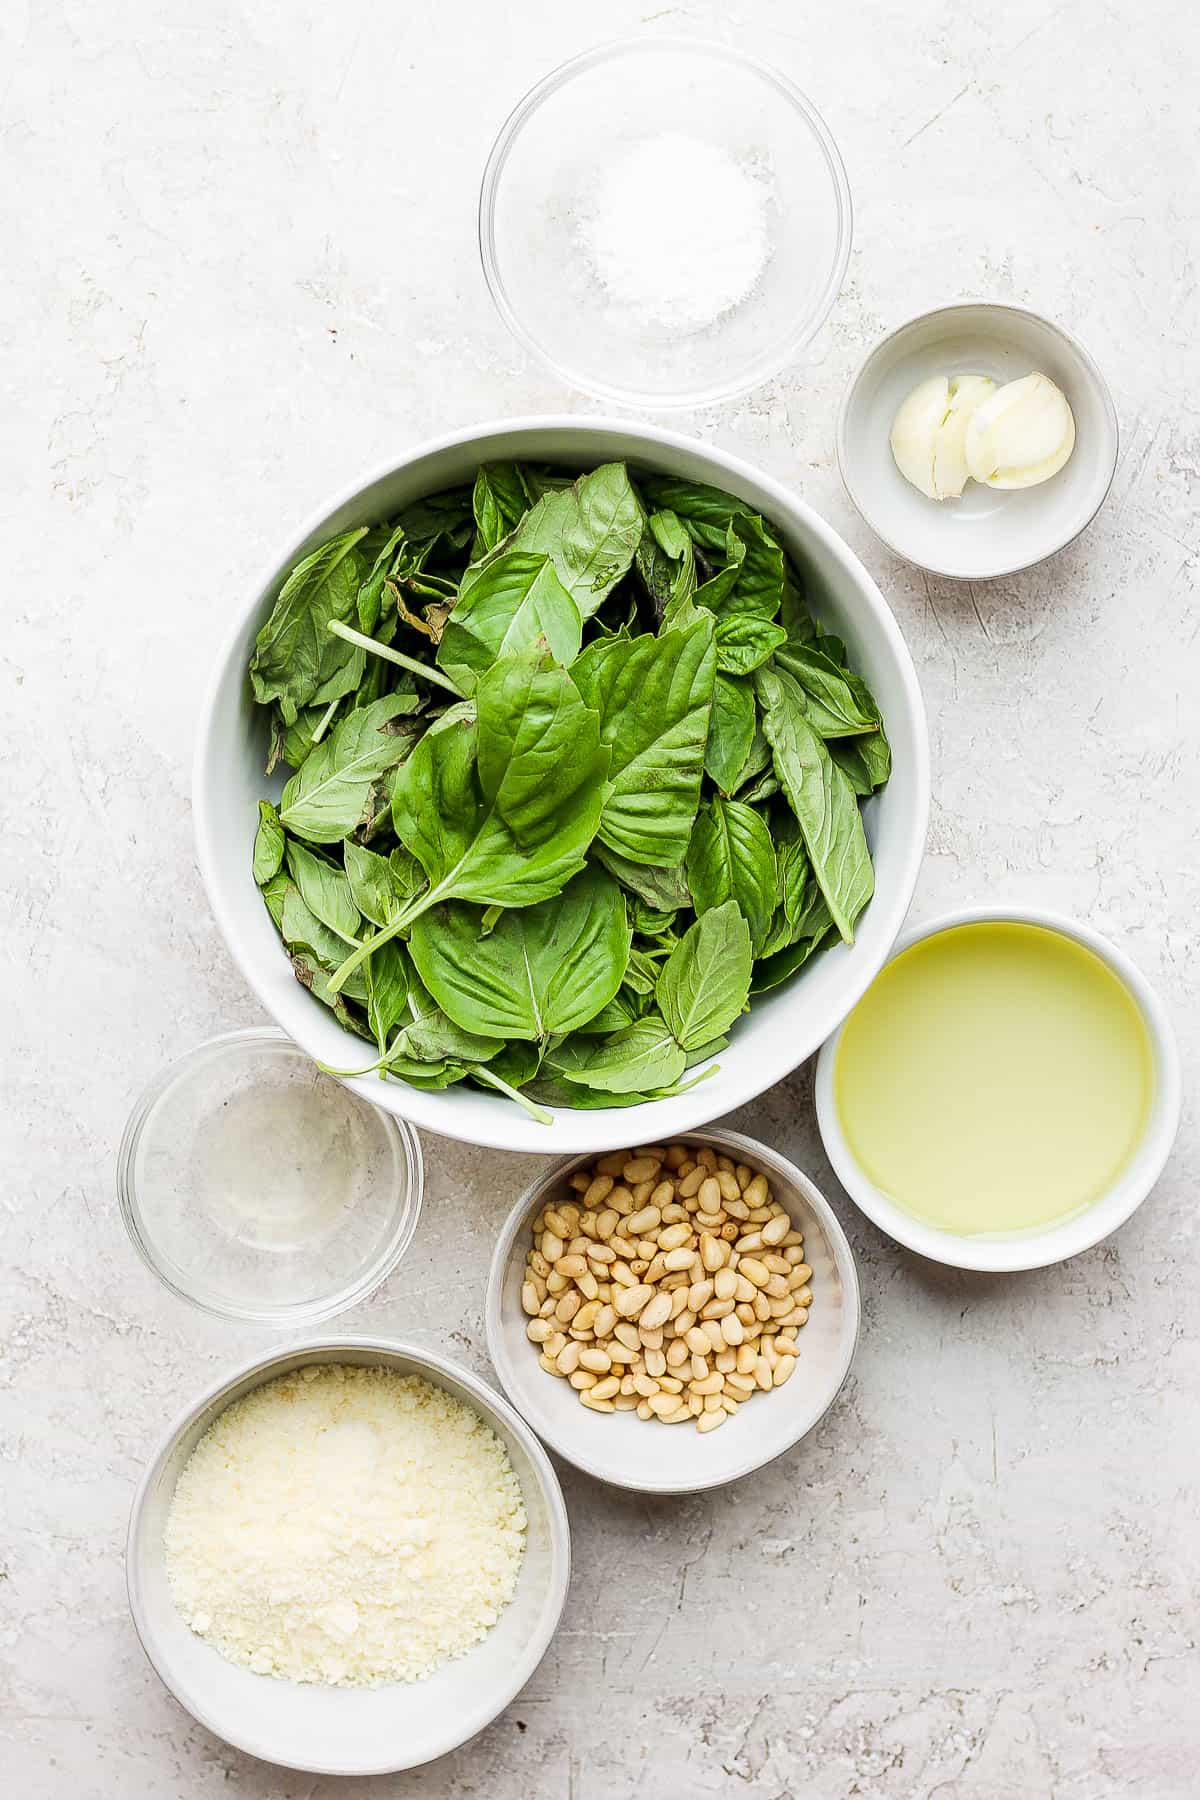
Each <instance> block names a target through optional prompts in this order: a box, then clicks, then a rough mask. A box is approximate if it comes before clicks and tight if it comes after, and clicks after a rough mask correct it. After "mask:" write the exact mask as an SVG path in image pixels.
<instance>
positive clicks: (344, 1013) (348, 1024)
mask: <svg viewBox="0 0 1200 1800" xmlns="http://www.w3.org/2000/svg"><path fill="white" fill-rule="evenodd" d="M292 970H293V973H294V974H295V977H296V980H297V981H298V982H299V983H300V985H301V987H305V988H307V989H308V991H309V993H310V994H312V995H313V996H314V997H315V998H316V999H318V1000H319V1001H320V1002H321V1004H322V1006H327V1007H328V1008H329V1009H330V1011H331V1012H332V1013H333V1015H334V1017H335V1018H336V1020H337V1022H338V1024H339V1025H340V1026H341V1027H342V1029H343V1030H344V1031H352V1032H354V1034H355V1036H356V1037H365V1038H370V1035H371V1033H370V1031H369V1030H368V1028H367V1026H366V1025H365V1024H364V1023H363V1021H362V1020H361V1018H360V1017H359V1015H358V1014H357V1013H356V1012H355V1010H354V1008H353V1007H352V1006H350V1005H348V1003H347V1001H346V998H345V996H344V995H343V994H335V993H333V991H332V990H331V988H330V986H329V976H328V974H327V973H326V971H325V970H324V969H323V968H322V967H321V965H320V963H319V962H317V960H316V958H315V957H313V956H311V955H310V954H309V952H308V951H307V950H297V951H296V952H295V953H294V954H293V956H292Z"/></svg>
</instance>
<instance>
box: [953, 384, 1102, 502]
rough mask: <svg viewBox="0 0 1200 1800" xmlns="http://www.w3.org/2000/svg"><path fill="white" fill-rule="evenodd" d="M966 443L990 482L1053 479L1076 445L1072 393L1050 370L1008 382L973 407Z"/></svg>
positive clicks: (972, 465) (971, 464) (980, 477)
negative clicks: (1057, 382)
mask: <svg viewBox="0 0 1200 1800" xmlns="http://www.w3.org/2000/svg"><path fill="white" fill-rule="evenodd" d="M964 448H965V452H966V459H967V468H968V469H969V470H970V472H971V474H972V475H973V476H974V478H975V480H976V481H982V482H984V483H986V485H987V486H988V487H994V488H1026V487H1036V486H1037V484H1038V483H1039V482H1041V481H1049V479H1050V477H1051V476H1052V475H1057V474H1058V471H1059V470H1060V469H1061V468H1062V466H1063V464H1064V463H1065V462H1066V461H1067V459H1068V458H1069V457H1070V454H1071V452H1072V450H1073V449H1074V448H1075V420H1074V417H1073V415H1072V412H1071V408H1070V407H1069V406H1068V404H1067V397H1066V395H1065V394H1064V393H1063V392H1062V389H1061V388H1058V387H1056V386H1055V385H1054V383H1053V382H1052V381H1051V379H1050V377H1049V376H1048V375H1038V374H1033V375H1023V376H1022V377H1021V379H1020V380H1019V381H1010V382H1008V383H1007V384H1006V385H1005V386H1004V387H1002V388H998V389H997V390H996V392H995V393H994V394H993V395H992V396H991V398H990V399H988V400H985V401H984V402H983V404H982V405H981V406H980V407H978V408H977V409H976V411H975V412H974V413H972V415H971V419H970V423H969V424H968V426H967V434H966V443H965V446H964Z"/></svg>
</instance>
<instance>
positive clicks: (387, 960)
mask: <svg viewBox="0 0 1200 1800" xmlns="http://www.w3.org/2000/svg"><path fill="white" fill-rule="evenodd" d="M362 972H363V980H364V982H365V983H366V989H367V1023H368V1025H369V1026H370V1028H371V1031H372V1033H373V1035H374V1038H375V1041H376V1043H377V1044H378V1045H379V1049H380V1052H381V1053H382V1052H383V1051H384V1050H385V1049H386V1046H387V1043H388V1040H389V1039H390V1037H391V1035H392V1033H393V1031H395V1029H396V1027H397V1025H399V1024H400V1022H401V1020H403V1019H404V1017H405V1014H406V1008H407V1005H408V989H409V973H408V957H407V956H406V954H405V951H404V946H403V945H402V944H398V943H397V942H396V941H395V939H394V938H393V939H391V940H390V941H389V942H388V943H386V944H380V946H379V948H378V949H377V950H375V951H373V952H372V954H371V955H370V956H369V957H368V958H367V960H366V962H365V963H364V964H363V970H362Z"/></svg>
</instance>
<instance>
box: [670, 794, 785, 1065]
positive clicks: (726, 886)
mask: <svg viewBox="0 0 1200 1800" xmlns="http://www.w3.org/2000/svg"><path fill="white" fill-rule="evenodd" d="M687 872H688V886H689V887H690V888H691V890H692V893H693V895H694V897H695V901H696V911H697V913H698V914H700V915H701V916H703V914H705V913H706V912H709V911H711V910H712V909H713V908H714V907H718V906H723V905H724V904H725V902H726V901H727V900H734V901H736V902H737V905H738V909H739V911H740V912H741V914H742V916H743V918H744V919H745V921H746V923H747V925H748V926H749V927H750V943H751V946H752V948H753V950H754V953H755V955H757V954H758V950H759V946H760V945H761V943H762V941H763V939H764V938H765V937H766V934H767V931H768V928H769V927H770V923H771V915H772V913H773V912H774V910H775V896H776V883H777V871H776V867H775V848H774V846H773V844H772V842H771V834H770V832H769V831H768V830H767V827H766V822H765V821H764V820H763V819H761V818H760V817H759V815H758V813H756V812H755V811H754V809H753V807H750V806H743V805H742V804H741V802H740V801H737V800H726V799H724V798H722V797H721V796H720V795H718V796H717V797H716V799H714V800H712V801H710V802H709V804H708V805H707V806H705V807H702V808H701V809H700V814H699V817H698V818H697V820H696V829H695V830H694V831H693V833H692V841H691V843H690V844H689V846H688V857H687ZM713 1035H714V1036H716V1033H715V1032H714V1033H713Z"/></svg>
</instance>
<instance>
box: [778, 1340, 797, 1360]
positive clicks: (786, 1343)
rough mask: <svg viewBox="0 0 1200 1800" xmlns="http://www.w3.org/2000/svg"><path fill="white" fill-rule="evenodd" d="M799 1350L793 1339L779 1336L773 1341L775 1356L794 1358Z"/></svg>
mask: <svg viewBox="0 0 1200 1800" xmlns="http://www.w3.org/2000/svg"><path fill="white" fill-rule="evenodd" d="M799 1348H800V1346H799V1345H798V1344H797V1342H796V1340H795V1338H790V1337H785V1336H780V1337H777V1338H776V1339H775V1353H776V1355H777V1356H795V1355H797V1354H798V1352H799Z"/></svg>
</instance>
